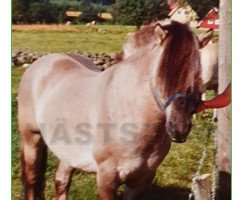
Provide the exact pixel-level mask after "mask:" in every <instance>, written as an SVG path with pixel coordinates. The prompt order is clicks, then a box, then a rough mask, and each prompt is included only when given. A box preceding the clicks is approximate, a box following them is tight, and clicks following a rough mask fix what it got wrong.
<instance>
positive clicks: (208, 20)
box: [198, 7, 219, 29]
mask: <svg viewBox="0 0 250 200" xmlns="http://www.w3.org/2000/svg"><path fill="white" fill-rule="evenodd" d="M198 27H199V28H205V29H211V28H212V29H218V28H219V10H218V8H216V7H214V8H213V9H211V10H210V11H209V12H208V13H207V15H206V16H205V17H204V19H203V20H201V21H200V23H199V24H198Z"/></svg>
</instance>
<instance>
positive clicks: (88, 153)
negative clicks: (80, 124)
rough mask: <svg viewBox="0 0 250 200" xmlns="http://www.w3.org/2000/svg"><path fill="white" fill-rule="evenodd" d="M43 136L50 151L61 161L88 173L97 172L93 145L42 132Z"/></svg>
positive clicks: (76, 139) (78, 139)
mask: <svg viewBox="0 0 250 200" xmlns="http://www.w3.org/2000/svg"><path fill="white" fill-rule="evenodd" d="M42 135H43V138H44V140H45V142H46V144H47V145H48V147H49V149H50V150H51V151H52V152H53V153H54V154H55V155H56V156H57V157H58V158H59V159H60V160H63V161H65V162H67V163H68V164H69V165H70V166H72V167H74V168H77V169H80V170H83V171H86V172H96V171H97V164H96V161H95V159H94V157H93V151H92V144H91V143H86V142H84V141H83V140H81V139H80V138H75V139H72V138H71V137H70V136H66V135H60V136H59V135H58V136H54V135H53V134H46V132H42Z"/></svg>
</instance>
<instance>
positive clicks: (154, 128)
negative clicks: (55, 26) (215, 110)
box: [18, 21, 201, 200]
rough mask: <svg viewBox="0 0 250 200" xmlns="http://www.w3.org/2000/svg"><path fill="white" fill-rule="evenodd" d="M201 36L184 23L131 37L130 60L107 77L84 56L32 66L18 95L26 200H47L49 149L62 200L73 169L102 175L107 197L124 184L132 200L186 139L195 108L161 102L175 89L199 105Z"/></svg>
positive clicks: (128, 45)
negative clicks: (163, 105)
mask: <svg viewBox="0 0 250 200" xmlns="http://www.w3.org/2000/svg"><path fill="white" fill-rule="evenodd" d="M195 38H196V37H195V36H194V35H193V33H192V32H191V31H190V30H189V29H188V27H187V26H186V25H181V24H179V23H177V22H170V21H169V23H168V25H166V26H161V25H159V24H157V25H151V26H149V27H145V28H144V29H142V30H141V31H139V32H137V33H135V34H133V35H132V36H131V37H130V39H129V40H128V42H127V43H126V44H125V45H124V52H125V55H124V59H123V60H122V61H120V62H118V63H117V64H115V65H114V66H113V67H111V68H109V69H107V70H105V71H104V72H97V71H94V70H91V69H92V68H93V67H95V65H94V64H93V63H91V62H90V60H89V59H87V58H85V57H81V58H80V57H79V56H77V57H76V56H69V55H64V54H52V55H48V56H45V57H42V58H41V59H39V60H37V61H36V62H34V63H33V64H32V65H31V66H30V67H29V68H28V69H27V70H26V72H25V74H24V76H23V77H22V80H21V83H20V87H19V94H18V104H19V112H18V118H19V127H20V132H21V154H22V156H21V159H22V169H23V170H22V173H23V183H24V187H25V199H30V200H31V199H44V174H45V166H46V151H47V146H48V147H49V149H50V150H51V151H52V152H53V153H54V154H55V155H56V156H57V157H58V158H59V159H60V164H59V166H58V170H57V172H56V177H55V182H56V197H57V199H60V200H62V199H66V197H67V193H68V188H69V185H70V181H71V176H72V174H73V171H74V169H75V168H78V169H81V170H83V171H88V172H97V189H98V194H99V198H100V199H102V200H112V199H114V198H115V194H116V190H117V188H118V187H119V186H120V185H122V184H125V185H126V186H127V189H126V192H125V198H126V199H134V198H136V196H137V195H138V193H139V192H140V191H142V189H143V188H145V187H147V186H148V185H150V184H151V182H152V181H153V179H154V176H155V173H156V170H157V168H158V166H159V165H160V163H161V162H162V160H163V159H164V158H165V156H166V154H167V153H168V151H169V149H170V145H171V140H172V141H175V142H184V141H185V140H186V138H187V136H188V134H189V132H190V129H191V117H192V114H193V112H194V111H195V108H196V106H197V105H196V103H197V102H195V101H190V98H184V99H175V101H173V102H171V104H169V106H168V107H167V108H166V110H162V108H160V107H159V100H160V101H167V100H168V98H170V95H172V94H173V93H177V92H183V93H184V94H187V95H188V97H192V99H193V100H194V99H196V100H198V101H199V100H200V93H201V91H200V88H201V82H200V78H199V75H200V61H199V49H198V42H197V41H196V39H195ZM130 50H131V51H130ZM129 53H130V54H129ZM155 94H157V95H155ZM107 127H108V128H109V129H108V130H109V131H108V132H107ZM110 127H111V128H110ZM86 134H87V135H86ZM107 134H108V135H107ZM62 135H63V136H64V137H62Z"/></svg>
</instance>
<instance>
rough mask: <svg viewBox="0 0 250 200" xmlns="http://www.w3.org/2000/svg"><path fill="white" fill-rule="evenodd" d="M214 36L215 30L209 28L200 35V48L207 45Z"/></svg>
mask: <svg viewBox="0 0 250 200" xmlns="http://www.w3.org/2000/svg"><path fill="white" fill-rule="evenodd" d="M212 37H213V30H209V31H208V32H206V33H204V34H200V35H198V40H199V45H200V49H201V48H203V47H205V46H206V45H207V43H208V42H209V41H210V40H211V39H212Z"/></svg>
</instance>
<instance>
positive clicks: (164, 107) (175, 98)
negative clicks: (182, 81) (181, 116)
mask: <svg viewBox="0 0 250 200" xmlns="http://www.w3.org/2000/svg"><path fill="white" fill-rule="evenodd" d="M179 98H185V99H187V98H189V96H187V95H186V94H185V93H175V94H173V95H171V96H170V97H169V98H168V100H167V101H166V103H165V104H164V105H163V106H162V108H163V109H164V110H166V109H167V107H168V106H169V105H170V104H171V103H172V102H173V101H175V100H177V99H179Z"/></svg>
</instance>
